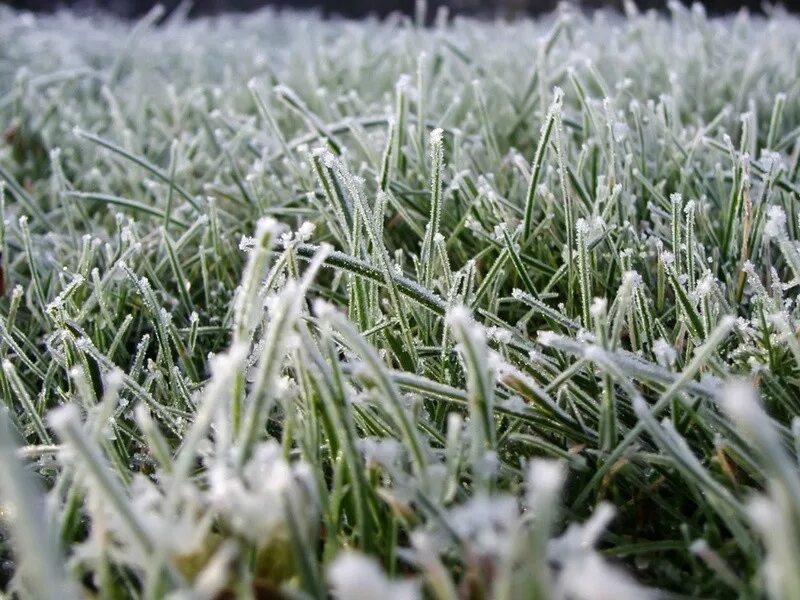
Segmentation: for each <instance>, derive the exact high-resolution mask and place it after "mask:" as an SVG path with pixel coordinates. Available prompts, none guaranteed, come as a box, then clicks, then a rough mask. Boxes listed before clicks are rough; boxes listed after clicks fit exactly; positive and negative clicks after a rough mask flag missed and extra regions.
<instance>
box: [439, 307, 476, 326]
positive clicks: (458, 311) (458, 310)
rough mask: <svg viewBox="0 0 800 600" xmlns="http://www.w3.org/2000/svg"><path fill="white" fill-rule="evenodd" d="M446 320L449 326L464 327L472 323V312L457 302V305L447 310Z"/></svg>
mask: <svg viewBox="0 0 800 600" xmlns="http://www.w3.org/2000/svg"><path fill="white" fill-rule="evenodd" d="M446 320H447V324H448V325H449V326H450V327H455V326H463V327H466V326H469V325H472V324H474V321H473V320H472V313H471V312H470V310H469V309H468V308H467V307H466V306H464V305H463V304H459V305H458V306H454V307H452V308H451V309H450V310H448V311H447V317H446Z"/></svg>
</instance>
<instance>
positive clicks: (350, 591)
mask: <svg viewBox="0 0 800 600" xmlns="http://www.w3.org/2000/svg"><path fill="white" fill-rule="evenodd" d="M328 580H329V581H330V583H331V587H332V588H333V596H334V598H336V599H337V600H416V599H417V598H419V597H420V596H419V588H418V586H417V584H416V583H415V582H413V581H390V580H389V579H388V578H387V577H386V575H385V573H384V572H383V571H382V570H381V568H380V566H379V565H378V563H377V562H376V561H375V560H374V559H372V558H370V557H368V556H365V555H364V554H361V553H360V552H354V551H345V552H342V553H341V554H340V555H339V556H338V557H336V559H335V560H334V561H333V562H332V563H331V566H330V567H329V568H328Z"/></svg>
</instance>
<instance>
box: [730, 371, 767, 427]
mask: <svg viewBox="0 0 800 600" xmlns="http://www.w3.org/2000/svg"><path fill="white" fill-rule="evenodd" d="M722 407H723V408H724V409H725V412H727V413H728V415H730V417H731V418H732V419H733V420H734V421H736V422H738V423H742V424H751V423H753V422H754V421H757V420H759V419H760V418H761V416H762V415H763V412H762V410H761V406H760V403H759V400H758V392H757V391H756V388H755V387H754V386H753V384H752V383H750V382H749V381H746V380H744V379H739V380H734V381H731V382H730V383H728V385H726V386H725V390H724V391H723V393H722Z"/></svg>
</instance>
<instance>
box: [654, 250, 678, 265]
mask: <svg viewBox="0 0 800 600" xmlns="http://www.w3.org/2000/svg"><path fill="white" fill-rule="evenodd" d="M658 259H659V260H660V261H661V263H662V264H663V265H664V266H665V267H667V268H671V267H672V266H673V265H674V264H675V255H674V254H673V253H672V252H669V251H667V250H664V252H662V253H661V254H659V255H658Z"/></svg>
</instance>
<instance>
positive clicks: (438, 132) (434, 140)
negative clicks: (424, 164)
mask: <svg viewBox="0 0 800 600" xmlns="http://www.w3.org/2000/svg"><path fill="white" fill-rule="evenodd" d="M443 133H444V132H443V131H442V128H441V127H437V128H436V129H434V130H433V131H431V135H430V142H431V146H433V145H437V144H441V143H442V134H443Z"/></svg>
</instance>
